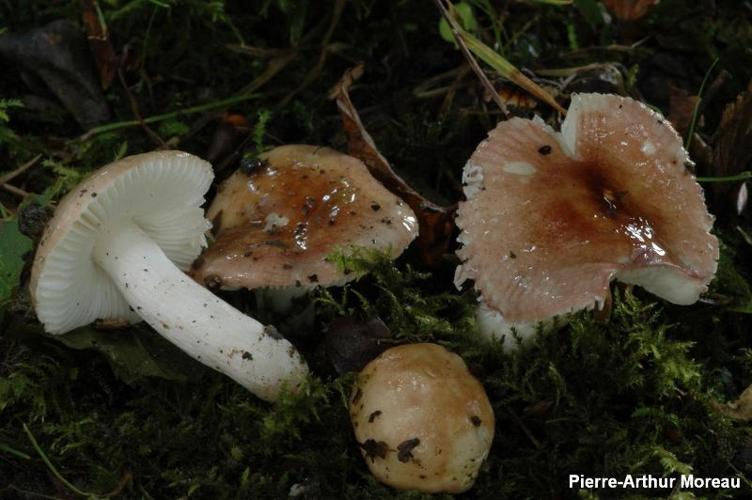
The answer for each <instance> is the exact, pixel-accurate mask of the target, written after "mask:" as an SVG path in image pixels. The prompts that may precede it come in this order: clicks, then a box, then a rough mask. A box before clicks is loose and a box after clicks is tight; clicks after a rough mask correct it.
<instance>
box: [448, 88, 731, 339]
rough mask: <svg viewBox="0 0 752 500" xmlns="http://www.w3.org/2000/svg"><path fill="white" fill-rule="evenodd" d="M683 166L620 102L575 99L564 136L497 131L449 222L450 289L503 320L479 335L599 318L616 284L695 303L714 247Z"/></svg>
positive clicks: (660, 131) (629, 104) (518, 128)
mask: <svg viewBox="0 0 752 500" xmlns="http://www.w3.org/2000/svg"><path fill="white" fill-rule="evenodd" d="M690 165H691V162H690V160H689V158H688V156H687V152H686V151H685V150H684V148H683V147H682V141H681V139H680V138H679V136H678V135H677V134H676V132H675V131H674V130H673V128H671V126H670V125H669V124H668V122H667V121H666V120H665V119H664V118H663V117H662V116H660V115H659V114H657V113H655V112H653V111H651V110H650V109H648V108H647V107H646V106H644V105H643V104H641V103H639V102H637V101H634V100H632V99H629V98H623V97H619V96H614V95H601V94H576V95H574V96H573V97H572V104H571V106H570V108H569V112H568V114H567V117H566V119H565V120H564V123H563V124H562V127H561V133H556V132H554V131H553V130H551V129H550V128H549V127H547V126H546V125H545V124H543V123H542V122H540V121H535V120H533V121H531V120H522V119H518V118H514V119H511V120H509V121H505V122H502V123H501V124H499V125H498V126H497V127H496V129H494V130H493V131H491V132H490V134H489V137H488V139H487V140H485V141H483V142H482V143H481V144H480V145H479V146H478V148H477V149H476V151H475V153H473V155H472V157H471V158H470V160H469V161H468V163H467V165H466V166H465V170H464V176H463V177H464V182H465V195H466V197H467V201H466V202H464V203H462V204H461V206H460V209H459V216H458V220H457V223H458V225H459V227H460V228H461V229H462V233H461V235H460V237H459V239H460V241H461V242H462V243H463V247H462V248H461V249H460V250H459V251H458V254H459V256H460V258H461V259H462V260H463V261H464V262H463V264H462V265H461V266H460V267H459V268H458V270H457V276H456V282H457V284H458V286H459V285H460V284H461V283H462V282H464V281H465V280H473V281H474V282H475V287H476V289H477V290H478V291H479V292H480V300H481V303H482V304H483V305H482V307H481V310H482V311H489V310H490V311H491V312H492V313H494V314H495V315H496V317H497V318H496V319H497V320H500V321H497V322H496V325H495V326H494V327H492V328H490V330H487V331H490V332H491V333H493V332H494V331H495V332H497V333H508V331H509V327H510V326H517V327H522V328H523V329H527V331H528V332H529V331H530V328H531V327H532V325H535V324H536V323H537V322H539V321H547V320H549V319H551V318H553V317H554V316H556V315H562V314H566V313H569V312H572V311H577V310H579V309H586V308H593V307H594V306H601V305H603V304H604V302H605V301H606V300H607V297H608V294H609V283H610V281H611V280H613V279H617V280H619V281H622V282H624V283H631V284H635V285H639V286H641V287H643V288H645V289H646V290H648V291H649V292H651V293H653V294H655V295H657V296H659V297H661V298H663V299H666V300H668V301H669V302H673V303H675V304H691V303H693V302H695V301H696V300H697V299H698V298H699V295H700V294H701V293H702V292H703V291H705V290H706V288H707V285H708V283H709V282H710V281H711V280H712V279H713V276H714V274H715V270H716V267H717V262H716V261H717V260H718V241H717V239H716V238H715V236H713V235H711V234H710V232H709V231H710V229H711V227H712V222H713V218H712V217H711V216H710V215H709V214H708V211H707V209H706V207H705V202H704V198H703V193H702V190H701V188H700V186H699V185H698V184H697V182H696V181H695V179H694V177H693V176H692V174H691V173H690V171H689V170H688V166H690Z"/></svg>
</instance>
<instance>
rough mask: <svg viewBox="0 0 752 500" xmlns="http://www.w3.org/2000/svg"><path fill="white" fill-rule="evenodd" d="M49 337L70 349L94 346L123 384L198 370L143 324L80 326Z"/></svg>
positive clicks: (193, 373) (187, 374)
mask: <svg viewBox="0 0 752 500" xmlns="http://www.w3.org/2000/svg"><path fill="white" fill-rule="evenodd" d="M52 338H54V339H55V340H58V341H60V342H62V343H63V344H65V345H66V346H68V347H70V348H72V349H95V350H97V351H99V352H101V353H103V354H104V355H105V356H106V357H107V359H108V360H109V362H110V365H111V366H112V369H113V371H114V372H115V375H117V377H118V378H120V379H121V380H122V381H123V382H125V383H126V384H133V383H134V382H137V381H139V380H141V379H143V378H145V377H158V378H163V379H167V380H176V381H185V380H190V379H193V378H195V377H196V376H197V375H198V374H200V373H201V369H200V368H198V366H199V365H198V363H197V362H195V361H193V360H192V359H191V358H190V357H188V356H187V355H186V354H184V353H183V352H182V351H181V350H180V349H178V348H177V347H175V346H174V345H172V344H171V343H170V342H168V341H167V340H165V339H163V338H162V337H160V336H159V334H157V333H156V332H154V331H152V330H150V329H149V328H146V327H141V326H135V327H132V328H128V329H123V330H97V329H95V328H93V327H83V328H79V329H77V330H73V331H72V332H70V333H66V334H65V335H55V336H52ZM197 368H198V369H197Z"/></svg>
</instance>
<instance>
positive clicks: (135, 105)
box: [117, 69, 166, 149]
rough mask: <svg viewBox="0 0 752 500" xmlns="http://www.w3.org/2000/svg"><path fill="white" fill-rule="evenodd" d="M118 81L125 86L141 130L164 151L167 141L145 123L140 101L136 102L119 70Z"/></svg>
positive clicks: (132, 110)
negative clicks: (139, 104) (139, 105)
mask: <svg viewBox="0 0 752 500" xmlns="http://www.w3.org/2000/svg"><path fill="white" fill-rule="evenodd" d="M117 75H118V80H120V85H122V86H123V89H125V93H126V94H127V95H128V101H130V104H131V112H132V113H133V116H135V117H136V120H138V122H139V124H140V125H141V128H142V129H144V132H146V135H148V136H149V138H150V139H151V140H152V141H154V143H155V144H156V145H157V146H159V147H160V148H162V149H164V148H165V147H166V146H165V141H163V140H162V138H161V137H159V135H158V134H157V133H156V132H154V131H153V130H152V129H151V127H149V125H147V124H146V123H145V122H144V118H143V117H142V116H141V110H140V109H139V107H138V101H136V96H134V95H133V92H131V89H130V87H128V84H127V83H125V76H123V70H122V69H118V71H117Z"/></svg>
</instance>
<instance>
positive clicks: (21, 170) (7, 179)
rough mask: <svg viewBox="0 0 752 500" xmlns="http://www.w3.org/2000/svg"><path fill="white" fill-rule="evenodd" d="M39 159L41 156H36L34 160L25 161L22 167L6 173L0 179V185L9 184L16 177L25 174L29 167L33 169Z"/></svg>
mask: <svg viewBox="0 0 752 500" xmlns="http://www.w3.org/2000/svg"><path fill="white" fill-rule="evenodd" d="M41 157H42V155H36V156H35V157H34V158H32V159H31V160H29V161H27V162H26V163H24V164H23V165H21V166H20V167H18V168H17V169H15V170H14V171H12V172H8V173H7V174H5V175H3V176H2V177H0V184H5V183H6V182H10V181H12V180H13V179H15V178H16V177H18V176H19V175H21V174H22V173H24V172H26V171H27V170H29V169H30V168H31V167H33V166H34V164H36V162H38V161H39V159H40V158H41Z"/></svg>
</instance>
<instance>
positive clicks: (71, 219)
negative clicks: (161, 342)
mask: <svg viewBox="0 0 752 500" xmlns="http://www.w3.org/2000/svg"><path fill="white" fill-rule="evenodd" d="M213 178H214V173H213V172H212V168H211V165H210V164H209V163H208V162H206V161H204V160H202V159H200V158H198V157H196V156H193V155H191V154H188V153H184V152H182V151H156V152H151V153H144V154H138V155H133V156H129V157H127V158H123V159H121V160H118V161H116V162H114V163H111V164H109V165H107V166H105V167H102V168H101V169H99V170H97V171H96V172H94V173H93V174H92V175H91V176H90V177H89V178H88V179H86V180H85V181H84V182H82V183H81V184H79V185H78V186H77V187H76V188H75V189H74V190H73V191H71V192H70V193H68V194H67V195H66V196H65V197H64V198H63V199H62V200H61V201H60V204H59V205H58V207H57V209H56V210H55V216H54V217H53V218H52V220H51V221H50V223H49V224H48V225H47V228H46V229H45V232H44V235H43V236H42V239H41V241H40V243H39V247H38V248H37V252H36V257H35V258H34V265H33V267H32V271H31V280H30V285H29V287H30V290H31V297H32V300H33V302H34V306H35V309H36V312H37V316H38V317H39V320H40V321H41V322H42V323H43V324H44V325H45V329H46V331H48V332H49V333H54V334H58V333H65V332H67V331H70V330H72V329H74V328H76V327H79V326H83V325H87V324H89V323H91V322H93V321H95V320H97V319H114V318H122V319H126V320H129V321H131V322H137V321H140V320H141V318H140V316H139V315H137V314H136V313H135V312H134V311H132V310H131V308H130V306H129V305H128V303H127V302H126V301H125V299H124V298H123V296H122V294H121V293H120V291H119V290H118V288H117V285H115V283H113V281H112V280H111V279H110V277H109V276H108V275H107V273H106V272H105V271H104V270H103V269H101V268H100V267H99V266H97V265H96V264H95V263H94V261H93V259H92V252H93V249H94V245H95V243H96V241H97V238H98V236H99V235H100V234H101V232H102V230H103V229H105V228H106V227H107V226H108V225H110V224H117V223H118V222H119V221H122V220H125V219H131V220H133V221H134V222H136V223H137V225H138V226H139V227H140V228H141V229H142V230H143V231H144V232H146V233H147V234H148V235H149V236H150V237H151V238H152V239H153V240H154V241H155V242H156V243H157V244H158V245H159V246H160V247H161V249H162V250H163V251H164V252H165V254H166V255H167V257H168V258H169V259H170V260H171V261H172V262H174V263H175V265H177V266H178V267H179V268H181V269H184V270H185V269H187V268H188V267H190V264H191V262H193V260H194V259H195V258H196V256H198V254H199V253H200V252H201V249H202V248H203V247H204V246H205V245H206V238H205V236H204V234H205V232H206V230H207V228H208V223H207V221H206V220H205V219H204V214H203V209H202V208H201V205H202V204H203V202H204V193H206V191H207V190H208V189H209V186H210V185H211V182H212V179H213Z"/></svg>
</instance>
